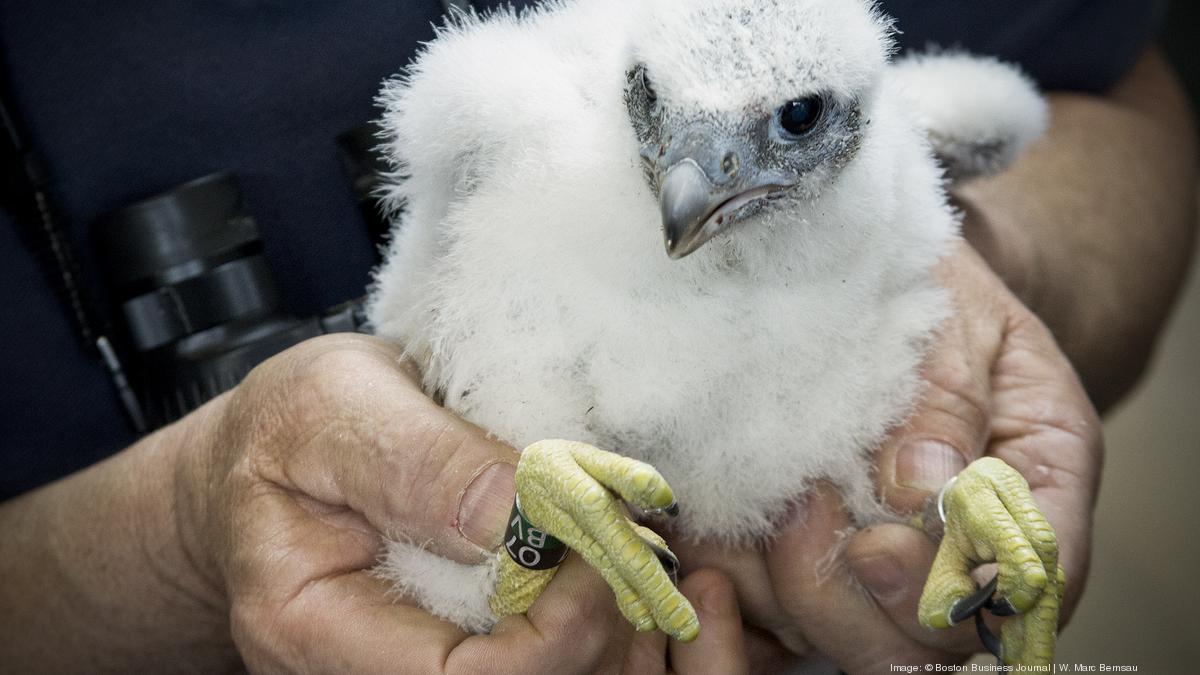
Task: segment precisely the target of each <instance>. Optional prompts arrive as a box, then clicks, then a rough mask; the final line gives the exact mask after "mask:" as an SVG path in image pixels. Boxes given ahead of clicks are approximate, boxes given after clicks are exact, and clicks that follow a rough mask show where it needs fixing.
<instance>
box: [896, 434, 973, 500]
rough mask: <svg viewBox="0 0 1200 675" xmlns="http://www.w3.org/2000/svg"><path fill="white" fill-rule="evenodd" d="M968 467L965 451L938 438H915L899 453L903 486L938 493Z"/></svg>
mask: <svg viewBox="0 0 1200 675" xmlns="http://www.w3.org/2000/svg"><path fill="white" fill-rule="evenodd" d="M965 468H967V462H966V460H965V459H963V456H962V454H961V453H959V452H958V451H957V450H955V449H954V448H952V447H950V446H949V445H947V444H945V443H941V442H938V441H912V442H909V443H908V444H907V445H905V446H904V447H902V448H900V450H899V451H897V452H896V483H897V484H898V485H900V487H906V488H912V489H914V490H924V491H925V492H937V491H938V490H941V489H942V486H943V485H945V484H946V481H948V480H950V479H951V478H953V477H955V476H957V475H958V474H959V472H961V471H962V470H963V469H965Z"/></svg>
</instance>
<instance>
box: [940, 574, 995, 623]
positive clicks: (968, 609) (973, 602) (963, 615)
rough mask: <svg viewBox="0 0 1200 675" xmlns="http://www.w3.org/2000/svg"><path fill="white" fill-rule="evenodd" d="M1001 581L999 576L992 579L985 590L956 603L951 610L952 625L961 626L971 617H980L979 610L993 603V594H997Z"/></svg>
mask: <svg viewBox="0 0 1200 675" xmlns="http://www.w3.org/2000/svg"><path fill="white" fill-rule="evenodd" d="M999 581H1000V577H999V575H997V576H995V577H992V580H991V581H989V582H988V583H987V585H985V586H984V587H983V588H980V589H979V590H977V591H975V592H974V593H972V594H971V595H968V596H967V597H965V598H963V599H961V600H959V601H958V602H956V603H954V607H952V608H951V609H950V623H951V624H960V623H962V622H963V621H966V620H967V619H968V618H970V617H971V615H973V614H974V615H978V613H979V610H981V609H983V608H984V607H986V606H987V605H988V603H990V602H991V601H992V594H993V593H995V592H996V583H997V582H999Z"/></svg>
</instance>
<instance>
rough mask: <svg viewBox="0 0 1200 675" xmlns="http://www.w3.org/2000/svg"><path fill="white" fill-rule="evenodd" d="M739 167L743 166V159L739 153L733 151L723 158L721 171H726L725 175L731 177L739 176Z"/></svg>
mask: <svg viewBox="0 0 1200 675" xmlns="http://www.w3.org/2000/svg"><path fill="white" fill-rule="evenodd" d="M739 168H741V161H740V160H739V159H738V156H737V153H733V152H731V153H729V154H727V155H725V158H724V159H722V160H721V171H724V172H725V175H726V176H729V177H730V178H733V177H735V176H737V173H738V169H739Z"/></svg>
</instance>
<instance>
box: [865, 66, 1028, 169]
mask: <svg viewBox="0 0 1200 675" xmlns="http://www.w3.org/2000/svg"><path fill="white" fill-rule="evenodd" d="M888 86H891V87H894V88H895V89H896V90H897V93H898V95H902V96H905V97H907V99H908V100H909V101H910V103H911V105H912V106H913V110H915V111H916V112H917V114H918V116H919V123H920V124H921V126H923V127H925V128H926V129H929V130H930V140H931V141H932V142H933V146H934V150H935V152H936V153H937V155H938V157H939V158H940V159H941V160H942V162H943V163H944V164H945V165H946V167H947V170H948V172H949V174H950V175H951V176H952V177H954V178H956V179H957V178H968V177H971V176H976V175H980V174H986V173H991V172H994V171H997V170H999V169H1001V168H1003V167H1005V166H1007V165H1008V164H1009V163H1011V162H1012V160H1013V159H1014V158H1015V157H1016V155H1017V154H1018V153H1019V152H1020V151H1021V150H1022V149H1023V148H1024V147H1025V146H1026V145H1028V144H1029V143H1031V142H1032V141H1033V140H1034V139H1036V138H1037V137H1039V136H1041V135H1042V132H1043V131H1045V128H1046V123H1047V120H1048V117H1049V109H1048V107H1047V105H1046V100H1045V99H1044V98H1043V97H1042V96H1040V95H1039V94H1038V91H1037V89H1036V87H1035V85H1034V83H1033V81H1032V80H1030V79H1029V77H1028V76H1027V75H1025V74H1024V73H1022V72H1021V71H1020V70H1017V69H1016V68H1014V67H1012V66H1010V65H1007V64H1005V63H1002V62H1000V61H998V60H996V59H993V58H983V57H979V56H974V55H971V54H965V53H962V52H954V51H948V52H938V51H935V52H932V53H929V54H916V55H913V56H909V57H906V58H903V59H900V60H899V61H897V62H896V63H895V64H894V65H893V66H892V68H891V74H890V75H889V77H888Z"/></svg>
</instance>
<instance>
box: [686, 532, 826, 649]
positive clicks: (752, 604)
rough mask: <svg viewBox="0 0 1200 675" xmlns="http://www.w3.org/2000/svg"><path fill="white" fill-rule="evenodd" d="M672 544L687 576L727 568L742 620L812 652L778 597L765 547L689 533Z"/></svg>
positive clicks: (776, 643)
mask: <svg viewBox="0 0 1200 675" xmlns="http://www.w3.org/2000/svg"><path fill="white" fill-rule="evenodd" d="M671 547H672V550H674V551H675V554H676V555H678V556H679V560H680V561H681V563H682V565H683V569H682V570H681V571H682V573H683V574H684V575H685V576H686V575H687V574H690V573H691V572H692V571H694V570H699V569H704V568H711V569H714V570H717V571H719V572H723V573H724V574H725V576H726V577H728V578H729V580H730V581H731V582H732V583H733V588H734V591H735V592H736V594H737V599H738V609H739V610H741V613H742V620H743V621H744V622H745V623H746V624H748V625H751V626H755V627H757V628H760V629H762V630H764V631H766V632H768V633H770V634H771V635H772V636H774V639H773V640H771V642H772V643H773V645H772V646H773V647H777V648H780V647H781V648H785V649H786V650H787V651H788V652H791V654H793V655H804V654H807V653H808V652H809V650H810V649H811V647H810V645H809V644H808V641H807V640H805V639H804V635H803V634H802V633H801V632H800V629H799V627H797V626H796V625H794V624H793V623H792V622H791V621H790V620H788V618H787V613H786V612H784V611H783V607H781V606H780V604H779V600H778V599H777V598H776V597H775V589H773V588H772V587H771V576H770V574H769V573H768V572H767V562H766V559H765V558H764V557H763V552H762V551H761V550H758V549H738V548H729V547H725V546H721V545H719V544H716V543H713V542H706V543H704V544H697V543H695V542H692V541H689V540H688V539H687V538H686V537H685V538H677V539H676V540H674V541H672V542H671Z"/></svg>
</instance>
